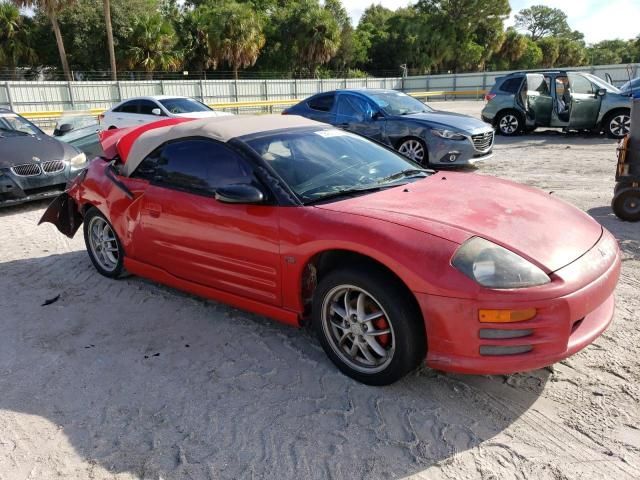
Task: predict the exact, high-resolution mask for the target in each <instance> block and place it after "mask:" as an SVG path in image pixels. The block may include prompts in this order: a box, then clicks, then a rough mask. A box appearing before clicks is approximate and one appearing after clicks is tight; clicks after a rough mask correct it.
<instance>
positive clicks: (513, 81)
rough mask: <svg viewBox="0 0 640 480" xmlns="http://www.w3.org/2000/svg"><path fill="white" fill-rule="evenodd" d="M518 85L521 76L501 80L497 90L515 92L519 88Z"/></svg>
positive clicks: (520, 83) (520, 82)
mask: <svg viewBox="0 0 640 480" xmlns="http://www.w3.org/2000/svg"><path fill="white" fill-rule="evenodd" d="M520 85H522V77H515V78H507V79H506V80H505V81H504V82H502V85H500V86H499V87H498V90H500V91H501V92H505V93H513V94H516V93H518V90H519V89H520Z"/></svg>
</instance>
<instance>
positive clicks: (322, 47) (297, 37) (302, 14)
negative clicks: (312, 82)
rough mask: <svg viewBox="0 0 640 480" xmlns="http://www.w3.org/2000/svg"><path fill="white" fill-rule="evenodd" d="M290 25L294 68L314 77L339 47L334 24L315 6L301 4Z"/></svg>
mask: <svg viewBox="0 0 640 480" xmlns="http://www.w3.org/2000/svg"><path fill="white" fill-rule="evenodd" d="M290 22H292V27H291V30H292V32H293V37H294V38H293V42H294V45H295V50H296V51H297V57H298V64H299V66H300V67H304V66H308V67H309V70H310V72H311V74H312V75H313V76H315V75H316V71H317V69H318V67H319V66H320V65H323V64H325V63H327V62H329V60H331V59H332V58H333V57H334V55H335V54H336V52H337V51H338V48H339V47H340V28H339V26H338V22H337V21H336V19H335V18H333V16H332V15H331V12H330V11H329V10H327V9H325V8H322V7H321V6H319V5H318V3H317V2H301V3H300V5H299V8H297V9H296V11H295V12H294V13H293V15H292V18H291V19H290Z"/></svg>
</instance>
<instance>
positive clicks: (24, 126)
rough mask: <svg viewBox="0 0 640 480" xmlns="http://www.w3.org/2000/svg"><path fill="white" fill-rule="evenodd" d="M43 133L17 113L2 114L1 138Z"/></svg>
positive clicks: (0, 115)
mask: <svg viewBox="0 0 640 480" xmlns="http://www.w3.org/2000/svg"><path fill="white" fill-rule="evenodd" d="M39 133H42V132H41V131H40V129H38V127H36V126H35V125H34V124H33V123H31V122H30V121H28V120H26V119H24V118H22V117H21V116H19V115H16V114H15V113H0V137H9V136H19V135H37V134H39Z"/></svg>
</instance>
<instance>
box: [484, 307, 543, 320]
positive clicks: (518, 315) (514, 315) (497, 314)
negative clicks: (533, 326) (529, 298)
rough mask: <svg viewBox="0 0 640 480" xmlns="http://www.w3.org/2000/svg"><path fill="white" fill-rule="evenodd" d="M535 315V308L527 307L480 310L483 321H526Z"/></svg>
mask: <svg viewBox="0 0 640 480" xmlns="http://www.w3.org/2000/svg"><path fill="white" fill-rule="evenodd" d="M535 316H536V309H535V308H526V309H524V310H485V309H480V310H478V320H480V321H481V322H482V323H508V322H524V321H525V320H529V319H531V318H533V317H535Z"/></svg>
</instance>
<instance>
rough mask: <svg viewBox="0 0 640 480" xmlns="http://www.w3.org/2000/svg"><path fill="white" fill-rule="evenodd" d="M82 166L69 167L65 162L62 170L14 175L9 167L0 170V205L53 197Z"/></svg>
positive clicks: (6, 205) (62, 189)
mask: <svg viewBox="0 0 640 480" xmlns="http://www.w3.org/2000/svg"><path fill="white" fill-rule="evenodd" d="M80 171H82V168H71V166H70V165H69V164H68V163H67V164H66V165H65V167H64V169H63V170H61V171H59V172H56V173H53V174H48V173H40V174H38V175H33V176H20V175H16V174H15V173H14V172H13V171H12V170H11V169H10V168H4V169H1V170H0V207H8V206H11V205H18V204H20V203H25V202H30V201H35V200H40V199H43V198H49V197H54V196H56V195H60V193H62V192H64V190H65V187H66V185H67V183H68V182H69V181H70V180H72V179H73V178H74V177H75V176H76V175H77V174H78V173H79V172H80Z"/></svg>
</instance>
